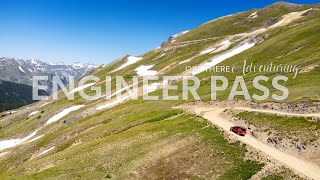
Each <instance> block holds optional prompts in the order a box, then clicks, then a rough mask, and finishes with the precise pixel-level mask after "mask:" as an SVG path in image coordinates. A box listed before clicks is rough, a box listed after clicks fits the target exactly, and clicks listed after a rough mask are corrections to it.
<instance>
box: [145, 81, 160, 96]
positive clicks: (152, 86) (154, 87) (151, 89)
mask: <svg viewBox="0 0 320 180" xmlns="http://www.w3.org/2000/svg"><path fill="white" fill-rule="evenodd" d="M161 85H162V84H161V83H158V82H155V83H152V84H149V85H148V86H147V87H146V88H145V92H147V93H151V92H154V91H156V90H157V89H159V87H160V86H161Z"/></svg>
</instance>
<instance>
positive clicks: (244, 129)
mask: <svg viewBox="0 0 320 180" xmlns="http://www.w3.org/2000/svg"><path fill="white" fill-rule="evenodd" d="M235 127H237V128H241V129H243V130H246V128H245V127H243V126H235Z"/></svg>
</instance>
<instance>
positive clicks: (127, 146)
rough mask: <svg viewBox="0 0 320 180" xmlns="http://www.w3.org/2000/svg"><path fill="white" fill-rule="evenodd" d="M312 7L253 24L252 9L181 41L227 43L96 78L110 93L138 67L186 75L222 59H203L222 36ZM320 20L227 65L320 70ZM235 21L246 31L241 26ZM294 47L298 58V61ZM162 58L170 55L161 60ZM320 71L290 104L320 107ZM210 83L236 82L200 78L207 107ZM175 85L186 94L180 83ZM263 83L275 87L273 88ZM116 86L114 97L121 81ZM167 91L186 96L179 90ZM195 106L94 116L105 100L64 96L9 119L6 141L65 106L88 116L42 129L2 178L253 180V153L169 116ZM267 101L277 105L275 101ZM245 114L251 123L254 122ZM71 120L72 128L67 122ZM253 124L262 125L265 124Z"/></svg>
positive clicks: (271, 35)
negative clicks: (111, 78) (113, 79)
mask: <svg viewBox="0 0 320 180" xmlns="http://www.w3.org/2000/svg"><path fill="white" fill-rule="evenodd" d="M306 8H309V7H306V6H302V7H300V6H299V7H290V8H287V7H285V6H282V5H279V4H277V5H273V6H271V7H268V8H266V9H263V10H259V17H258V18H257V19H254V20H247V17H248V16H249V15H250V14H252V13H253V12H255V10H252V11H248V12H244V13H240V14H237V15H235V16H230V17H226V18H223V19H219V20H216V21H213V22H209V23H207V24H204V25H203V26H200V27H198V28H196V29H194V30H193V31H190V32H189V33H187V34H185V35H183V36H181V37H179V38H178V41H180V42H181V41H185V40H192V39H198V38H207V37H214V36H221V37H220V38H218V39H216V40H213V41H205V42H200V43H195V44H192V45H188V46H183V47H177V48H168V47H163V48H161V49H158V50H153V51H150V52H148V53H146V54H144V55H143V59H142V60H141V61H138V62H137V63H135V64H133V65H130V66H128V67H126V68H123V69H121V70H119V71H117V72H112V71H113V70H114V69H115V68H117V67H119V66H120V65H121V64H122V63H123V62H125V58H126V57H124V58H121V59H119V60H118V61H116V62H114V63H112V64H110V65H108V66H105V67H99V68H97V69H96V70H95V71H93V72H92V75H97V76H98V77H99V78H101V81H100V82H99V83H98V84H97V86H101V87H104V82H103V81H104V80H105V79H104V78H105V76H107V75H112V76H115V75H122V76H124V77H125V79H126V80H128V81H129V80H130V79H131V78H132V76H134V75H136V74H135V71H134V69H135V68H136V67H139V66H140V65H150V64H154V67H153V68H152V69H154V70H158V71H160V70H163V69H165V68H166V67H173V68H169V69H168V70H163V71H162V72H161V73H162V74H161V75H176V74H180V73H183V72H184V70H185V67H186V66H193V65H199V64H201V63H203V62H206V61H207V60H209V59H210V58H212V57H214V56H216V55H217V54H205V55H201V56H197V55H198V54H199V52H200V51H202V50H204V49H206V48H207V47H210V46H212V45H214V44H216V43H218V42H220V41H222V40H223V36H226V35H230V34H235V33H242V32H246V31H250V30H254V29H257V28H260V27H262V26H264V25H265V23H266V21H267V20H269V19H270V18H274V17H280V16H281V15H284V14H286V13H288V12H292V11H295V10H301V9H306ZM319 20H320V14H319V13H315V14H312V15H308V16H305V17H303V18H301V19H300V20H298V21H296V22H293V23H292V24H289V25H287V26H285V27H281V28H278V29H274V30H272V31H269V32H266V34H268V37H267V38H266V39H265V41H264V42H262V43H261V44H258V45H256V46H255V47H253V48H251V49H250V50H247V51H245V52H243V53H241V54H239V55H236V56H234V57H232V58H229V59H227V60H226V61H224V62H222V63H221V65H230V66H233V65H235V66H240V65H241V64H242V62H243V60H245V59H246V60H247V61H249V62H255V63H260V64H262V63H270V62H273V63H282V64H298V65H299V66H300V67H301V68H305V67H309V66H313V65H317V64H319V59H320V54H319V52H320V51H319V50H320V49H319V47H320V44H319V41H318V38H317V37H318V36H319V33H320V32H319V31H318V30H319V29H320V27H319V26H320V23H319V22H320V21H319ZM236 22H240V24H235V23H236ZM293 25H294V26H293ZM236 45H237V44H234V45H232V46H231V47H230V48H232V47H234V46H236ZM166 48H168V49H166ZM230 48H229V49H230ZM296 49H299V50H298V51H296V52H294V53H291V52H292V51H294V50H296ZM226 51H227V50H226ZM164 53H166V54H165V55H163V54H164ZM162 55H163V56H162ZM160 56H161V57H160ZM194 56H197V57H196V58H194V59H193V60H191V61H190V62H187V63H185V64H182V65H179V64H178V63H179V62H182V61H184V60H186V59H189V58H191V57H194ZM111 72H112V73H111ZM237 73H238V72H237ZM319 73H320V69H319V67H318V68H314V69H312V70H311V71H309V72H306V73H301V74H298V76H297V78H296V79H294V80H293V79H289V81H288V82H287V84H286V86H287V87H288V88H289V91H290V95H289V98H288V99H287V100H286V101H287V102H290V103H296V102H301V101H307V102H310V103H311V102H314V101H317V102H318V101H319V100H320V95H319V92H320V91H319V90H320V89H319V88H320V84H319V83H320V82H319V81H318V77H319V75H320V74H319ZM211 75H225V76H227V77H228V79H229V83H230V84H232V83H233V79H234V77H235V74H226V73H212V72H204V73H201V74H199V75H197V76H198V77H199V78H200V79H201V87H200V89H199V90H198V93H199V94H200V95H201V98H202V99H203V100H205V101H209V100H210V79H208V77H210V76H211ZM256 75H258V73H250V74H249V75H248V76H246V77H245V80H246V82H247V86H248V88H249V92H250V93H254V92H256V93H259V92H258V91H257V90H255V89H253V86H252V79H253V78H254V77H255V76H256ZM264 75H265V73H264ZM266 75H267V76H268V77H270V78H272V77H273V76H275V74H272V73H270V74H266ZM291 75H292V74H290V75H289V77H291ZM177 84H179V86H180V87H181V82H178V83H177ZM266 84H267V86H268V87H271V86H270V83H266ZM112 87H113V89H114V87H115V85H114V82H113V84H112ZM102 89H103V90H104V88H102ZM270 89H271V90H272V88H270ZM85 91H86V92H87V93H88V94H93V93H94V92H93V91H91V90H90V88H87V89H86V90H85ZM229 91H230V87H229V88H228V89H227V90H226V91H224V92H221V93H218V100H220V101H222V100H226V98H227V97H228V94H229ZM272 92H275V90H272ZM170 93H172V95H174V94H177V95H180V96H181V88H180V90H178V91H171V92H170ZM160 94H161V90H158V91H156V92H153V93H152V94H151V95H160ZM238 98H240V99H241V98H243V97H238ZM160 99H161V95H160ZM190 101H193V100H192V99H191V100H190ZM190 101H181V100H179V101H162V100H160V101H143V100H141V99H140V100H138V101H127V102H124V103H122V104H119V105H117V106H115V107H113V108H110V109H105V110H102V111H95V109H94V107H95V105H96V104H99V103H103V102H105V101H104V100H103V99H98V100H95V101H86V100H83V99H81V98H80V96H79V94H78V93H76V99H75V100H74V101H67V100H66V98H64V97H60V99H59V100H58V101H55V102H54V103H52V104H50V105H49V106H47V107H42V108H39V109H38V110H40V111H42V110H45V111H44V112H43V113H41V117H40V118H38V116H34V117H30V118H28V117H27V115H28V114H26V113H24V114H21V116H20V117H19V118H17V119H14V120H12V121H11V120H10V121H9V119H8V118H9V117H3V118H1V119H0V121H1V122H8V123H3V124H1V127H2V128H1V129H0V139H9V138H16V137H23V135H28V132H32V131H33V130H34V129H35V128H36V127H39V126H40V125H43V124H44V123H45V122H46V120H47V119H48V118H50V117H52V116H53V115H54V114H57V113H58V112H61V110H63V109H65V108H66V107H70V106H72V105H76V104H84V105H86V106H85V108H83V109H81V110H79V111H76V112H72V113H70V114H69V115H67V116H66V117H64V118H62V119H61V120H59V121H58V122H55V123H53V124H50V125H49V126H47V127H45V128H44V129H42V130H41V131H39V133H38V134H45V135H44V136H43V137H42V138H40V139H39V140H37V141H34V142H32V143H28V144H23V145H21V146H17V147H15V148H13V149H11V150H10V153H9V154H7V155H4V156H2V157H0V161H1V163H0V179H10V178H14V179H35V178H37V179H42V178H58V179H71V178H82V179H106V178H115V179H136V178H144V179H156V178H158V179H164V178H172V179H185V178H187V179H213V178H215V179H216V178H218V179H219V178H220V179H249V178H250V177H251V176H252V175H254V174H256V173H257V172H258V171H259V170H260V169H261V168H262V167H263V164H261V163H259V162H254V161H248V160H245V153H246V147H244V146H243V145H240V144H239V142H236V143H230V142H229V141H227V140H226V139H225V135H224V133H223V132H222V131H221V130H219V129H217V128H215V127H213V126H212V125H210V124H209V123H208V122H206V121H205V120H204V119H202V118H200V117H198V116H195V115H191V114H189V113H186V112H183V111H181V110H176V109H173V108H172V107H174V106H177V105H180V104H183V103H186V102H190ZM266 101H272V99H267V100H266ZM90 108H93V109H94V110H93V111H94V112H88V114H89V115H88V116H86V117H80V115H79V114H81V113H83V111H86V110H87V111H89V110H88V109H90ZM78 115H79V116H78ZM241 115H242V116H251V114H241ZM257 116H258V115H257ZM260 116H261V118H267V119H268V118H271V119H273V120H274V121H270V123H271V124H269V126H270V128H281V127H283V126H285V125H286V124H284V125H283V124H281V122H282V123H284V122H288V121H283V119H281V118H278V117H264V116H263V115H259V117H260ZM262 116H263V117H262ZM27 118H28V119H27ZM248 119H249V118H248ZM64 121H66V122H70V123H64ZM294 122H297V123H298V124H300V123H301V122H302V124H304V126H306V129H308V128H310V127H313V126H314V124H309V123H305V121H304V120H303V119H297V120H296V119H294ZM256 123H257V125H261V124H262V123H263V122H261V123H260V122H258V121H257V122H256ZM278 123H279V124H281V125H283V126H276V125H275V124H278ZM296 125H297V124H291V125H290V128H295V126H296ZM280 130H281V129H280ZM50 147H55V148H54V149H53V150H52V151H50V152H48V153H47V154H44V155H42V156H40V157H38V155H39V154H40V153H41V152H42V151H44V150H45V149H48V148H50ZM275 176H278V175H275ZM279 176H280V175H279ZM271 178H273V177H271Z"/></svg>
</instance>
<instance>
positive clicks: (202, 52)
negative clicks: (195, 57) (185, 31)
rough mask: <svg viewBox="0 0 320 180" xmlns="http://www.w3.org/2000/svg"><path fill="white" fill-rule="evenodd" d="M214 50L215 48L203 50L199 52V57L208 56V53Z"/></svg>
mask: <svg viewBox="0 0 320 180" xmlns="http://www.w3.org/2000/svg"><path fill="white" fill-rule="evenodd" d="M216 49H217V48H215V47H209V48H208V49H205V50H203V51H201V52H200V55H204V54H208V53H210V52H212V51H214V50H216Z"/></svg>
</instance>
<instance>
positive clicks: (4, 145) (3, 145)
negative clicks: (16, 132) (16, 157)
mask: <svg viewBox="0 0 320 180" xmlns="http://www.w3.org/2000/svg"><path fill="white" fill-rule="evenodd" d="M83 106H84V105H77V106H72V107H70V108H67V109H65V110H63V111H62V112H60V113H58V114H57V115H55V116H53V117H52V118H50V119H49V120H48V121H47V123H46V124H45V125H44V126H46V125H48V124H50V123H52V122H55V121H58V120H59V119H61V118H62V117H64V116H66V115H67V114H69V113H70V112H72V111H76V110H78V109H80V108H81V107H83ZM44 126H42V127H40V128H39V129H37V130H35V131H33V132H32V133H31V134H30V135H28V136H26V137H24V138H22V139H9V140H3V141H0V151H1V150H3V149H8V148H12V147H15V146H17V145H19V144H22V143H24V142H26V141H28V140H29V139H31V138H32V137H33V136H35V135H36V134H37V132H38V131H39V130H40V129H42V128H43V127H44ZM42 136H43V135H42ZM42 136H38V137H36V138H34V139H32V140H30V141H28V142H32V141H35V140H37V139H39V138H41V137H42Z"/></svg>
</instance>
